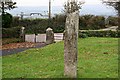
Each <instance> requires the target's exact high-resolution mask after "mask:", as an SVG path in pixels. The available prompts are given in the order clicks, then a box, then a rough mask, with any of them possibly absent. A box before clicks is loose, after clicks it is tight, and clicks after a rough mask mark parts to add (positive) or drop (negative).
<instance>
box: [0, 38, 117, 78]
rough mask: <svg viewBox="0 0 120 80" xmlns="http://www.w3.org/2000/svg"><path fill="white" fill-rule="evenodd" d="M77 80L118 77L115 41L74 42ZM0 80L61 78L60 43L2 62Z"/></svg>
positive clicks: (115, 39) (84, 40) (12, 56)
mask: <svg viewBox="0 0 120 80" xmlns="http://www.w3.org/2000/svg"><path fill="white" fill-rule="evenodd" d="M78 46H79V47H78V50H79V53H78V77H79V78H117V77H118V39H117V38H85V39H79V42H78ZM2 66H3V67H2V68H3V69H2V70H3V73H2V76H3V78H63V77H64V76H63V74H64V45H63V42H58V43H55V44H51V45H48V46H46V47H43V48H40V49H29V50H26V51H24V52H21V53H18V54H14V55H8V56H4V57H3V58H2Z"/></svg>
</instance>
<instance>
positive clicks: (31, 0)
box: [13, 0, 101, 6]
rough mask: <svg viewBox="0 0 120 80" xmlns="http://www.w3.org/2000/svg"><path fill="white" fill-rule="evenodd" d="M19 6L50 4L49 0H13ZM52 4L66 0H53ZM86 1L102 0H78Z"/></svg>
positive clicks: (59, 4)
mask: <svg viewBox="0 0 120 80" xmlns="http://www.w3.org/2000/svg"><path fill="white" fill-rule="evenodd" d="M13 1H15V2H17V6H48V2H49V0H13ZM51 1H52V6H63V5H64V3H65V1H66V0H51ZM78 1H85V4H99V3H100V2H101V1H100V0H78Z"/></svg>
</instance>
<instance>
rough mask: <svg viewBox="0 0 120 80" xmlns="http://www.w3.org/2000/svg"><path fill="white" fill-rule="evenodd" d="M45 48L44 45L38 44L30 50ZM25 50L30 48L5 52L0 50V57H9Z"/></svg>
mask: <svg viewBox="0 0 120 80" xmlns="http://www.w3.org/2000/svg"><path fill="white" fill-rule="evenodd" d="M44 46H46V44H45V43H39V44H37V45H36V46H35V47H32V48H41V47H44ZM27 49H31V48H17V49H6V50H0V56H6V55H11V54H17V53H19V52H22V51H25V50H27Z"/></svg>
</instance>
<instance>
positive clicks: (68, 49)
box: [64, 11, 79, 78]
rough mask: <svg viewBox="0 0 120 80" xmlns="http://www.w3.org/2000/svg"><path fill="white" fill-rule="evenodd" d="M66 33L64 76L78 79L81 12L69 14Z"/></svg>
mask: <svg viewBox="0 0 120 80" xmlns="http://www.w3.org/2000/svg"><path fill="white" fill-rule="evenodd" d="M65 26H66V28H65V32H64V75H65V76H67V77H71V78H76V77H77V54H78V47H77V41H78V26H79V11H75V12H72V13H68V14H67V18H66V25H65Z"/></svg>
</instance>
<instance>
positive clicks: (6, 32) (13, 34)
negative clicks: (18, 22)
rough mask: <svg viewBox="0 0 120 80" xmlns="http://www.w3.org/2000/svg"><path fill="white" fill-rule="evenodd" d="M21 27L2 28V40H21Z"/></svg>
mask: <svg viewBox="0 0 120 80" xmlns="http://www.w3.org/2000/svg"><path fill="white" fill-rule="evenodd" d="M20 29H21V27H13V28H2V38H19V36H20Z"/></svg>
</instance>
